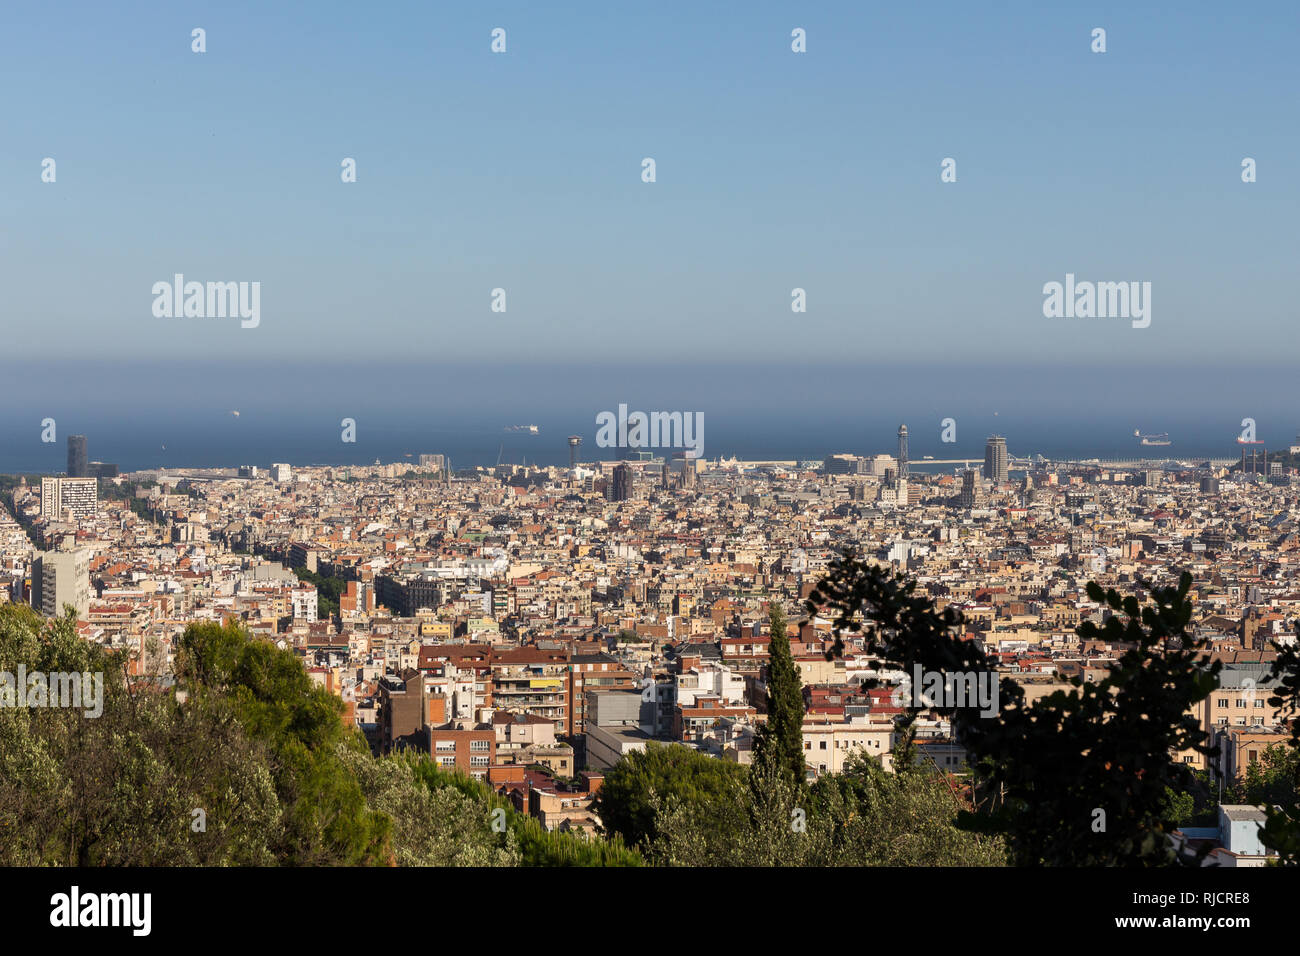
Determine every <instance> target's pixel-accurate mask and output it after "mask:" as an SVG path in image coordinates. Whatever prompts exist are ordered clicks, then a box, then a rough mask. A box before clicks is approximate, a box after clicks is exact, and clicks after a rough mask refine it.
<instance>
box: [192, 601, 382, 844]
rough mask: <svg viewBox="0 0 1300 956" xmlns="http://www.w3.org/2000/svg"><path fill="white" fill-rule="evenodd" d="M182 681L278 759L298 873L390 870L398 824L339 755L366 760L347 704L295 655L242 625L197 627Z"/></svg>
mask: <svg viewBox="0 0 1300 956" xmlns="http://www.w3.org/2000/svg"><path fill="white" fill-rule="evenodd" d="M177 672H178V676H179V677H180V678H181V679H182V681H183V682H184V684H185V686H186V688H187V689H188V690H189V691H190V692H191V693H192V694H193V695H194V696H195V697H196V698H199V699H207V700H209V701H210V702H211V703H212V704H213V705H214V706H215V705H217V704H218V703H219V702H221V701H223V700H224V702H225V703H226V704H227V706H229V707H230V710H231V713H232V716H234V717H235V718H236V719H238V720H239V722H240V723H241V724H242V725H243V726H244V727H245V728H246V729H247V731H248V733H249V734H250V736H252V737H253V739H255V740H259V741H262V742H263V743H265V744H266V745H267V747H268V748H269V750H270V753H271V755H272V767H273V768H274V771H275V783H276V789H277V792H278V794H279V797H280V801H281V804H282V807H283V818H282V822H283V833H282V836H281V838H280V840H279V841H278V842H277V844H276V845H275V847H274V849H275V852H276V854H277V857H278V858H279V859H281V861H282V862H285V863H291V864H296V865H320V864H333V863H343V864H348V865H356V864H374V863H386V862H388V860H389V858H390V856H391V850H390V846H389V829H390V821H389V819H388V818H387V817H386V816H385V815H384V814H383V813H379V812H376V811H374V810H371V809H370V807H369V806H368V805H367V804H366V800H365V797H364V795H363V794H362V792H361V787H360V784H359V783H358V780H357V778H356V776H355V775H354V774H353V773H351V772H349V768H348V766H347V765H345V763H344V762H343V760H341V759H340V757H339V748H340V747H342V748H345V749H353V750H357V751H363V750H366V746H365V742H364V740H363V739H362V737H361V735H360V733H359V732H358V731H357V730H355V729H352V728H347V727H345V726H344V724H343V721H342V712H343V702H342V701H341V700H339V699H338V698H337V697H335V696H334V695H333V694H331V693H329V692H328V691H326V690H325V689H324V688H323V687H320V686H318V685H315V684H313V683H312V682H311V680H310V678H308V676H307V672H306V671H305V670H304V669H303V666H302V663H301V662H300V661H299V660H298V659H297V658H296V657H294V656H293V654H292V653H290V652H289V651H283V650H280V649H279V648H277V647H275V646H274V645H272V644H270V643H268V642H266V641H262V640H256V639H253V638H251V637H250V636H248V635H247V634H246V633H244V632H243V630H242V629H241V628H239V626H238V625H236V624H235V623H234V622H231V623H230V624H228V625H226V626H225V627H222V626H221V625H218V624H214V623H200V624H192V625H190V627H188V628H187V629H186V631H185V634H184V635H183V636H182V639H181V645H180V653H179V654H178V659H177Z"/></svg>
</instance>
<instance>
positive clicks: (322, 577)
mask: <svg viewBox="0 0 1300 956" xmlns="http://www.w3.org/2000/svg"><path fill="white" fill-rule="evenodd" d="M891 437H892V438H893V443H892V447H889V450H888V451H881V452H877V453H874V454H863V455H859V454H849V453H837V454H833V455H830V456H827V457H826V458H825V459H824V460H822V461H765V462H747V461H738V460H734V459H731V460H714V461H709V460H707V459H699V458H694V457H691V455H690V454H689V453H683V452H675V453H674V452H672V451H670V450H669V451H665V452H659V451H654V450H647V449H645V448H638V447H635V446H624V447H622V448H617V449H614V452H616V454H617V457H614V458H610V459H607V460H598V461H592V460H589V458H588V456H587V455H585V454H584V453H583V440H582V438H581V436H578V435H571V436H568V437H567V438H565V439H564V444H565V447H566V449H567V453H568V459H569V464H568V466H567V467H559V466H547V467H529V466H523V465H505V466H501V465H491V466H484V465H475V466H473V467H462V468H459V469H455V468H453V467H452V464H451V463H450V462H449V460H448V459H447V457H446V456H444V455H442V454H439V453H422V454H420V455H419V456H418V457H417V458H415V459H414V460H412V461H403V462H395V463H387V464H381V463H375V464H374V465H371V466H365V467H355V466H341V467H295V466H291V465H288V464H284V463H272V464H270V465H269V467H267V466H254V465H240V466H237V467H232V468H228V469H183V468H179V469H173V470H155V471H145V472H130V473H120V472H119V470H118V468H117V466H116V465H115V464H111V463H105V462H100V461H95V460H91V459H89V457H88V455H89V449H90V447H91V445H90V441H89V439H88V436H86V435H72V436H69V437H68V438H67V468H66V473H64V474H58V475H51V476H33V477H32V478H31V479H30V480H29V478H28V477H27V476H17V477H14V478H11V479H8V480H7V482H8V484H7V489H6V491H7V493H6V495H5V501H4V504H5V509H6V510H5V513H4V514H3V517H0V575H3V577H0V581H5V582H7V585H6V587H5V589H4V590H0V599H3V600H7V601H9V602H11V603H12V604H14V605H29V606H30V607H31V608H33V609H35V610H37V611H39V612H40V613H41V614H42V615H44V616H46V617H47V618H51V619H58V618H59V617H61V616H62V615H63V614H64V613H65V612H66V613H68V614H72V613H74V612H75V625H76V634H77V636H78V638H80V639H81V640H84V641H88V642H92V643H94V644H95V645H98V646H101V647H103V648H105V649H106V650H108V651H110V652H112V653H113V654H115V655H119V656H120V657H121V658H122V659H123V660H125V661H127V662H129V663H128V670H127V674H128V679H132V678H137V679H146V678H148V679H151V680H157V679H161V680H164V681H165V682H172V681H174V680H175V676H174V675H176V673H177V671H178V666H177V665H178V658H179V656H180V655H181V654H182V653H183V650H182V648H183V645H184V643H185V635H186V633H187V630H188V629H191V628H193V626H194V625H196V624H216V625H228V624H230V623H231V622H236V623H237V624H238V626H239V627H240V629H241V630H242V631H243V632H244V633H246V634H247V635H248V636H249V637H250V638H252V639H254V640H262V641H266V642H269V643H270V644H272V645H273V646H275V647H277V648H279V649H281V650H283V651H285V652H288V653H290V654H291V655H292V656H293V657H294V658H295V659H297V660H298V661H300V663H301V666H302V667H303V668H304V670H305V673H306V674H307V675H308V677H309V678H310V682H311V684H312V686H314V687H316V688H319V689H322V690H323V691H325V692H326V693H327V694H328V695H329V696H330V697H331V698H332V699H334V700H336V701H337V702H338V703H339V705H340V713H341V716H342V722H343V723H344V725H345V726H347V727H348V728H351V729H353V730H355V731H356V732H357V733H358V734H360V735H361V737H363V738H364V740H365V741H366V743H367V744H368V746H369V749H370V750H371V751H372V753H373V754H374V755H376V756H377V757H383V756H385V755H393V754H398V753H418V754H422V755H424V756H425V757H426V758H427V759H429V760H431V761H433V762H434V763H435V764H436V766H437V767H439V768H440V769H443V770H446V771H448V772H453V773H457V774H463V775H465V776H466V777H468V778H469V779H471V780H474V781H478V782H479V783H481V784H483V785H485V786H486V787H487V788H488V789H490V790H491V791H492V792H494V793H495V794H497V795H498V796H499V797H500V798H502V799H503V800H504V801H506V802H508V803H509V804H510V805H511V806H513V808H514V810H515V811H516V812H517V813H519V814H521V815H526V816H530V817H532V818H534V819H536V820H537V821H538V823H539V824H540V825H541V827H542V828H543V829H544V830H545V831H547V832H560V833H565V834H577V835H581V836H582V838H583V839H587V840H597V841H599V840H605V839H607V833H608V832H609V831H607V829H606V828H605V826H604V824H603V822H602V820H601V816H600V808H601V803H600V801H599V799H598V798H599V794H600V791H601V788H602V784H603V782H604V780H605V776H606V775H607V774H609V773H611V772H613V773H618V768H619V766H620V763H621V762H624V763H625V762H626V759H627V758H628V757H629V755H632V754H636V753H644V752H645V751H646V750H647V748H654V747H656V746H675V747H681V748H684V749H685V750H689V751H690V752H692V753H694V754H697V755H702V756H704V757H706V758H707V759H709V760H714V761H719V762H723V763H728V764H732V765H735V766H738V767H748V766H751V765H752V763H753V760H754V753H755V741H756V739H757V738H758V737H760V736H761V735H762V731H763V728H764V727H765V725H766V724H767V723H768V722H769V721H770V720H771V719H772V711H771V706H772V704H773V701H772V699H771V697H770V696H769V695H770V693H771V689H772V688H771V683H770V681H771V677H770V674H771V671H770V664H771V649H770V648H771V641H772V636H773V625H774V623H775V622H776V621H777V620H778V617H774V616H773V614H774V612H775V613H776V614H777V615H778V616H779V619H781V620H784V621H787V622H789V623H788V627H789V632H788V638H787V640H788V645H789V649H788V653H789V655H790V658H791V660H792V661H793V663H794V665H795V666H796V667H797V668H798V675H799V678H798V690H799V695H798V702H799V713H800V714H801V716H800V720H799V728H798V729H799V734H800V740H801V742H802V747H803V752H802V756H803V760H804V768H803V771H804V775H805V779H804V781H802V782H804V783H815V782H816V781H817V780H818V779H819V778H822V777H827V776H832V777H833V776H834V775H837V774H842V773H844V772H845V771H846V770H847V769H848V768H850V767H852V765H853V763H854V761H855V760H858V759H860V758H861V757H862V755H864V754H865V755H870V757H872V758H874V759H876V760H878V761H879V762H880V765H881V766H882V767H883V768H884V769H885V770H886V771H892V770H893V762H894V760H895V759H896V756H897V749H898V747H899V746H900V741H903V740H904V737H905V735H904V733H903V730H902V729H900V725H899V719H900V717H901V716H902V715H903V713H904V711H905V707H904V706H902V705H901V704H906V702H907V699H910V698H907V696H906V695H908V694H911V693H913V692H914V689H913V686H912V682H911V681H910V680H909V679H908V676H907V674H906V672H905V671H904V670H902V669H900V668H896V667H895V668H889V667H887V666H885V664H884V662H883V661H882V660H881V659H880V658H879V657H878V656H875V655H873V654H871V653H869V650H868V648H867V647H866V645H865V643H864V642H863V640H862V636H861V635H858V636H857V637H856V639H851V640H850V643H849V645H848V646H847V647H846V648H845V649H844V652H843V653H842V654H840V655H839V656H837V657H832V656H831V655H829V654H828V651H829V649H830V648H831V646H832V644H833V643H834V641H835V638H836V633H835V623H834V620H833V616H832V615H831V614H829V613H825V614H810V613H808V611H807V601H808V598H809V596H810V595H811V594H812V592H813V590H814V588H815V587H816V586H817V585H818V583H819V581H820V580H821V579H822V578H823V577H825V576H826V575H827V573H828V571H829V570H830V568H831V565H832V563H833V562H834V560H835V558H836V557H837V555H839V554H841V553H843V552H844V551H845V550H846V549H852V550H853V551H854V552H857V553H859V554H861V555H863V556H865V558H866V559H867V560H868V561H869V562H870V563H871V564H874V565H876V566H879V567H881V568H886V569H888V570H889V571H890V572H895V573H900V574H903V575H905V576H906V577H907V578H909V579H911V580H913V581H915V582H916V585H917V587H918V588H919V590H920V593H922V594H924V595H925V596H926V597H927V598H928V599H929V600H930V601H932V602H933V605H934V607H935V608H936V609H937V610H940V611H943V610H945V609H946V610H949V611H952V612H956V613H957V614H958V615H959V620H960V625H959V627H958V628H957V632H958V636H959V638H960V639H961V640H963V641H968V642H971V643H973V644H974V645H976V646H978V647H979V648H980V649H982V651H983V652H984V653H985V654H987V655H988V657H989V659H990V660H991V661H992V662H993V665H994V667H995V669H996V674H997V676H998V678H999V679H1001V678H1005V679H1007V680H1010V681H1012V682H1014V683H1015V684H1017V685H1018V686H1019V687H1020V688H1021V689H1022V690H1023V691H1024V693H1025V695H1026V699H1027V700H1028V701H1030V702H1032V701H1034V700H1038V699H1040V698H1044V697H1047V696H1048V695H1050V694H1053V693H1055V692H1059V691H1067V690H1068V689H1069V688H1070V687H1071V686H1072V685H1071V683H1070V682H1071V680H1073V679H1081V680H1083V681H1085V682H1092V681H1096V680H1098V679H1100V678H1101V677H1102V676H1103V675H1105V674H1106V673H1107V671H1108V669H1110V668H1113V667H1115V666H1116V663H1117V661H1118V660H1119V659H1120V657H1121V655H1122V654H1123V653H1124V651H1125V650H1126V648H1127V644H1125V643H1123V642H1108V641H1106V640H1099V639H1084V638H1081V636H1080V634H1079V627H1080V625H1081V624H1083V623H1085V622H1088V621H1093V622H1097V623H1101V622H1103V621H1105V620H1106V619H1107V618H1108V617H1109V616H1110V614H1109V612H1108V609H1107V608H1106V607H1105V604H1104V602H1099V601H1097V600H1095V599H1094V598H1093V597H1091V596H1090V595H1089V594H1088V593H1087V589H1086V585H1087V584H1088V582H1095V583H1097V584H1100V585H1103V586H1106V587H1116V588H1120V589H1122V590H1124V591H1125V592H1126V593H1131V592H1136V593H1138V594H1150V593H1151V591H1152V589H1156V588H1159V587H1162V586H1171V585H1173V584H1175V583H1176V582H1177V579H1178V576H1179V575H1180V574H1181V573H1183V572H1188V573H1190V575H1191V580H1192V583H1191V594H1192V596H1193V597H1194V601H1195V604H1194V608H1195V610H1194V616H1193V617H1192V619H1191V620H1190V621H1189V622H1188V624H1187V629H1188V634H1189V636H1191V637H1193V638H1194V639H1195V640H1196V641H1198V642H1201V643H1203V644H1204V646H1205V648H1206V653H1205V655H1204V659H1203V660H1204V662H1205V663H1206V664H1209V663H1212V662H1220V665H1221V667H1222V670H1221V671H1219V672H1218V674H1217V688H1218V689H1217V690H1216V691H1215V692H1213V693H1211V694H1209V695H1208V696H1206V697H1205V698H1204V700H1202V701H1200V702H1199V703H1198V704H1197V705H1196V706H1195V707H1193V708H1189V711H1188V716H1189V717H1192V718H1194V720H1195V723H1196V726H1197V728H1198V729H1199V730H1200V731H1202V732H1203V733H1204V735H1205V737H1206V739H1207V740H1208V741H1209V742H1211V743H1212V745H1213V753H1212V754H1210V753H1207V752H1204V751H1202V750H1198V749H1196V748H1190V747H1189V748H1187V749H1186V750H1185V751H1184V752H1180V753H1177V754H1175V755H1173V756H1174V757H1176V759H1177V760H1178V761H1179V762H1180V763H1181V765H1182V766H1184V767H1186V768H1188V769H1190V770H1192V771H1194V772H1196V773H1198V774H1201V775H1202V776H1203V779H1204V780H1205V781H1207V782H1208V783H1210V784H1211V785H1212V786H1213V787H1217V788H1219V791H1220V792H1225V791H1226V792H1236V793H1245V792H1246V791H1247V790H1248V789H1249V786H1248V784H1252V785H1253V784H1254V783H1255V782H1256V775H1257V772H1258V771H1259V770H1260V768H1262V767H1264V766H1265V761H1266V760H1267V761H1268V762H1269V763H1268V765H1269V766H1270V767H1271V766H1272V760H1273V759H1274V758H1273V756H1271V755H1273V754H1278V755H1280V754H1282V753H1284V752H1285V751H1286V750H1287V748H1288V746H1289V741H1290V739H1291V738H1290V727H1289V723H1288V714H1287V712H1286V710H1285V708H1284V707H1283V705H1282V702H1281V701H1277V702H1272V703H1270V701H1269V698H1270V696H1271V695H1272V693H1273V692H1275V691H1277V690H1278V689H1279V687H1280V683H1279V680H1278V678H1277V676H1276V675H1274V674H1273V672H1272V668H1273V665H1274V664H1275V663H1276V660H1277V655H1278V648H1279V647H1280V646H1286V645H1288V644H1289V645H1291V646H1294V642H1295V634H1294V632H1295V628H1296V625H1297V623H1298V622H1300V582H1298V581H1297V580H1296V578H1297V576H1300V439H1298V440H1297V444H1296V445H1292V446H1291V447H1289V448H1287V449H1285V450H1279V451H1275V452H1273V453H1272V455H1271V457H1270V456H1269V454H1268V453H1266V452H1263V451H1257V450H1256V449H1254V448H1253V447H1251V448H1250V449H1249V450H1246V446H1243V450H1242V452H1241V456H1240V458H1239V459H1237V460H1235V461H1234V460H1232V459H1219V460H1206V461H1202V462H1195V463H1193V462H1181V463H1180V462H1177V461H1163V462H1158V461H1155V460H1150V461H1141V460H1138V459H1134V460H1133V461H1130V462H1126V463H1122V464H1118V465H1117V464H1102V463H1097V462H1093V463H1088V462H1063V463H1053V462H1049V461H1046V460H1044V459H1042V458H1041V456H1040V457H1039V458H1038V459H1037V460H1033V459H1020V458H1017V457H1016V456H1014V455H1013V454H1012V453H1011V452H1010V451H1009V449H1008V442H1007V439H1006V438H1005V437H1004V436H1001V435H991V436H988V438H987V441H986V443H985V448H984V458H983V461H982V462H975V461H971V460H961V461H937V460H934V459H932V458H931V459H929V460H923V461H921V462H913V461H912V460H911V458H910V454H909V433H908V427H907V425H905V424H903V425H900V426H899V427H898V429H897V432H896V434H895V435H894V436H891ZM882 444H883V442H882ZM954 465H960V467H953V466H954ZM918 466H929V467H930V468H932V469H937V470H929V471H927V470H923V469H922V468H921V467H918ZM945 469H946V470H945ZM1292 552H1294V553H1295V555H1296V557H1295V558H1294V559H1289V558H1288V554H1290V553H1292ZM778 626H781V627H783V626H784V625H778ZM1248 688H1249V689H1250V692H1249V694H1247V692H1246V689H1248ZM912 706H913V708H914V710H915V713H916V716H917V720H916V723H915V725H914V726H913V727H912V728H911V730H910V732H909V733H908V734H906V738H907V739H906V743H905V746H906V747H907V752H908V753H909V754H910V755H911V756H910V758H909V759H910V760H912V761H914V762H915V763H916V764H918V765H921V766H925V767H928V768H932V769H933V770H935V771H937V772H938V773H941V774H945V775H950V776H951V777H952V778H953V779H955V780H960V779H963V778H964V777H965V775H966V774H968V773H969V772H970V770H971V767H970V765H969V762H968V761H969V757H968V754H967V753H966V751H965V749H964V747H963V745H962V741H961V739H960V735H959V734H955V733H954V728H953V724H952V720H951V715H950V714H949V715H945V714H944V713H943V712H942V711H941V709H936V708H933V707H930V706H928V705H927V701H926V700H919V699H914V701H913V705H912ZM986 716H987V715H986ZM1265 755H1270V756H1268V757H1266V756H1265ZM1210 809H1211V810H1212V811H1213V812H1211V814H1210V816H1212V817H1214V819H1208V818H1207V819H1206V820H1205V821H1204V822H1205V825H1196V826H1193V825H1191V824H1192V823H1193V822H1196V823H1198V824H1199V823H1201V821H1200V820H1196V821H1193V819H1192V817H1193V815H1194V814H1191V813H1189V814H1188V816H1187V819H1186V820H1185V821H1182V825H1179V826H1172V825H1171V827H1170V833H1169V838H1170V840H1171V841H1173V842H1174V843H1175V844H1177V845H1186V846H1196V847H1197V848H1199V850H1200V851H1201V852H1202V854H1203V855H1204V858H1205V860H1206V862H1205V864H1204V865H1217V866H1231V867H1240V866H1260V865H1265V864H1267V863H1269V862H1270V860H1272V861H1274V862H1276V859H1277V853H1276V851H1275V850H1272V849H1270V848H1269V847H1268V846H1267V845H1266V844H1264V843H1263V842H1261V840H1260V839H1259V837H1258V835H1257V834H1256V833H1254V832H1253V831H1252V830H1251V828H1250V827H1249V826H1248V827H1246V828H1245V829H1244V830H1243V828H1242V827H1241V826H1238V824H1239V823H1240V822H1241V821H1255V823H1256V824H1258V822H1259V821H1261V820H1262V819H1263V815H1262V813H1261V812H1260V811H1259V810H1258V809H1256V808H1255V807H1253V806H1249V805H1246V804H1239V803H1231V802H1223V803H1219V804H1218V805H1217V810H1213V808H1210ZM1215 813H1217V816H1214V814H1215ZM1201 815H1202V816H1204V812H1202V814H1201ZM627 835H628V837H629V840H631V839H634V835H633V834H627Z"/></svg>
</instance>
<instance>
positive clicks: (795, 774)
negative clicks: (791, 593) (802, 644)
mask: <svg viewBox="0 0 1300 956" xmlns="http://www.w3.org/2000/svg"><path fill="white" fill-rule="evenodd" d="M768 619H769V622H770V625H771V632H772V636H771V641H770V642H769V643H768V658H767V707H766V709H767V722H766V723H765V724H764V725H763V726H762V727H761V728H760V729H759V731H758V733H757V734H756V735H755V736H754V765H755V767H756V768H759V770H760V772H759V773H757V774H754V775H753V776H752V777H751V779H752V780H753V781H754V782H755V783H759V784H761V782H762V781H763V779H764V776H765V774H766V770H767V768H768V767H774V768H776V770H777V772H778V773H780V774H781V775H782V776H784V777H785V779H786V780H788V781H789V783H790V785H791V787H792V788H793V789H794V790H795V791H796V792H797V791H800V790H802V789H803V785H804V779H805V777H806V776H807V762H806V761H805V760H804V755H803V690H802V688H801V684H800V681H799V668H798V667H797V666H796V665H795V662H794V657H793V656H792V655H791V653H790V639H789V638H788V637H786V633H785V614H784V613H783V612H782V611H781V608H780V606H779V605H778V604H777V603H776V602H775V601H774V602H772V605H771V609H770V610H769V612H768Z"/></svg>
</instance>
